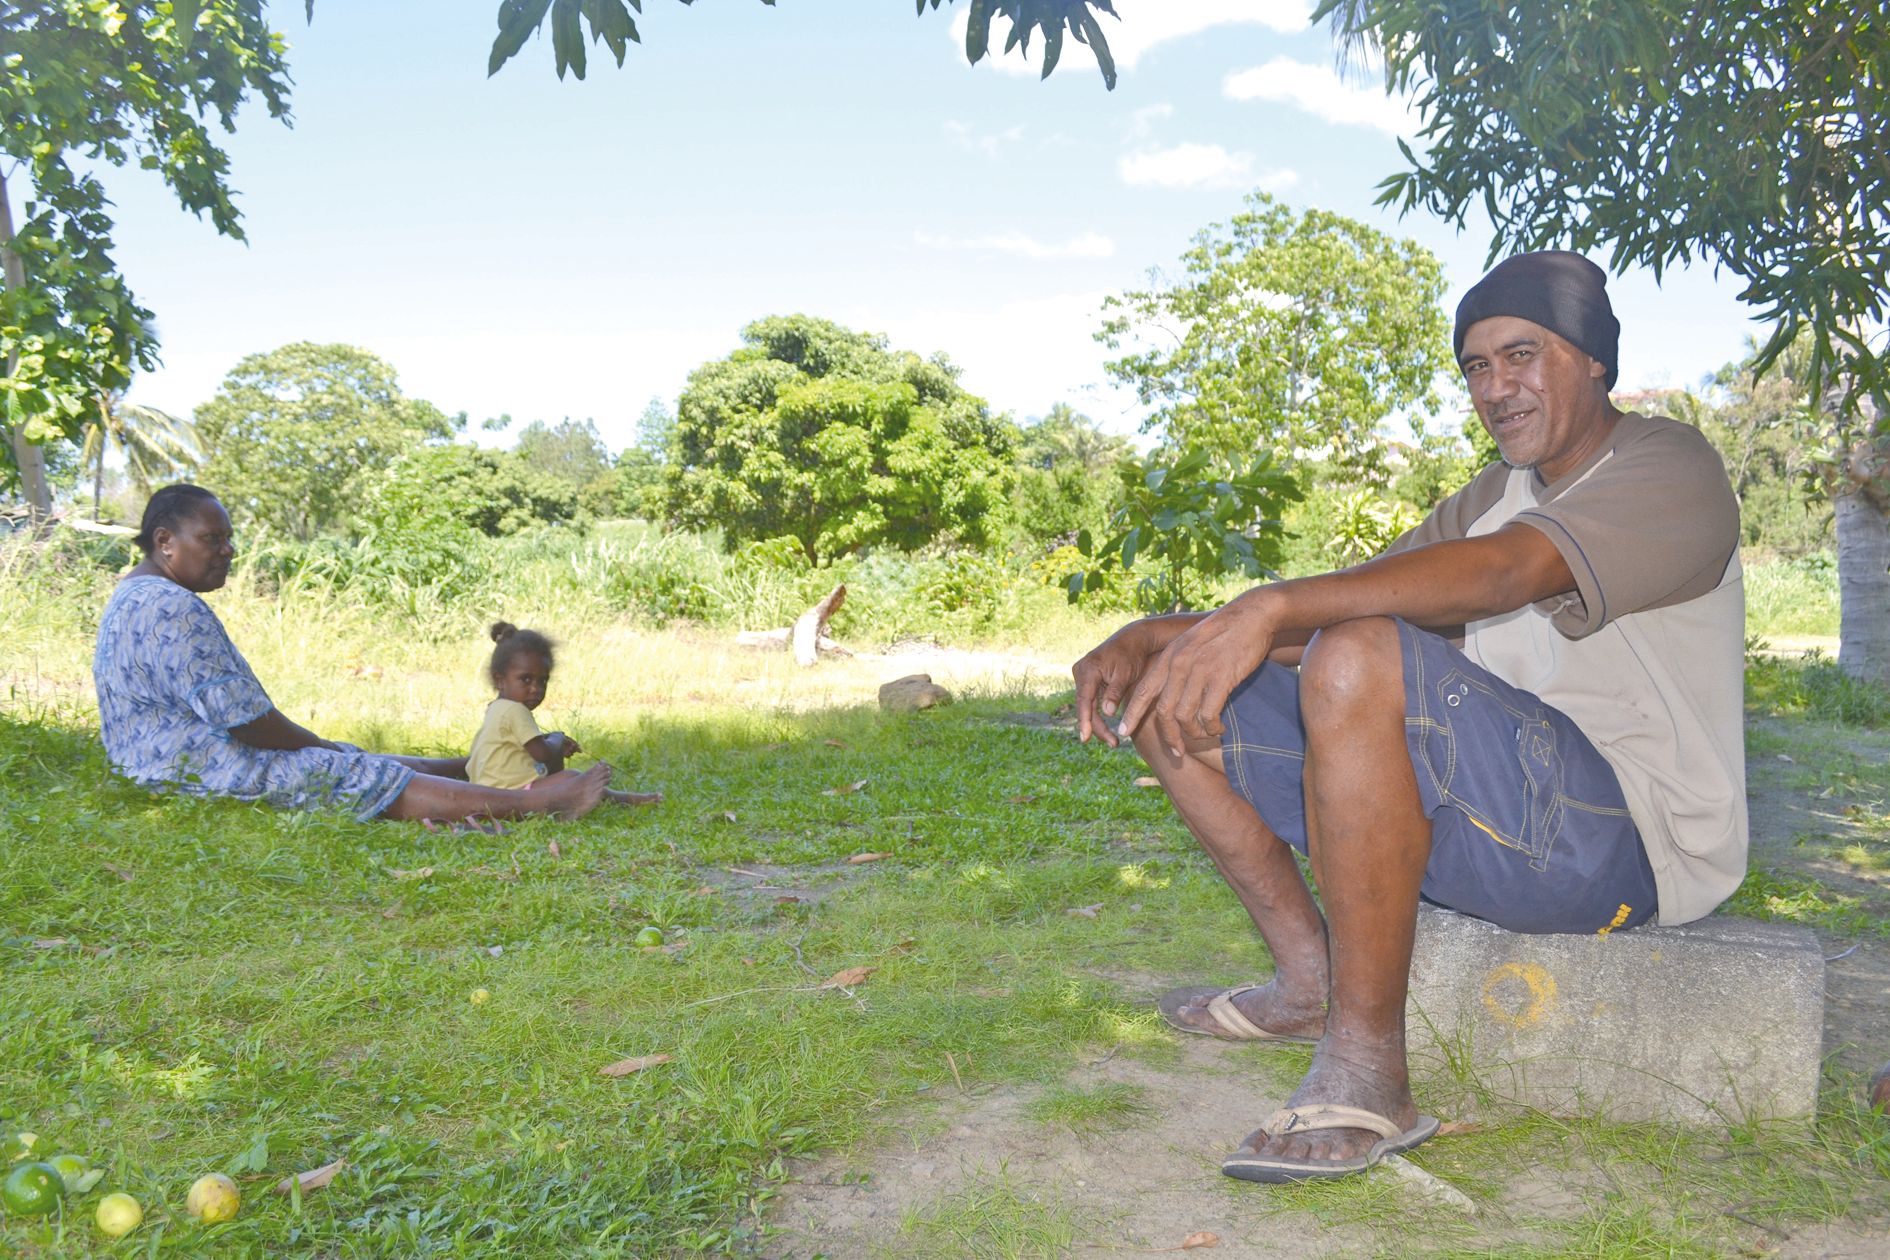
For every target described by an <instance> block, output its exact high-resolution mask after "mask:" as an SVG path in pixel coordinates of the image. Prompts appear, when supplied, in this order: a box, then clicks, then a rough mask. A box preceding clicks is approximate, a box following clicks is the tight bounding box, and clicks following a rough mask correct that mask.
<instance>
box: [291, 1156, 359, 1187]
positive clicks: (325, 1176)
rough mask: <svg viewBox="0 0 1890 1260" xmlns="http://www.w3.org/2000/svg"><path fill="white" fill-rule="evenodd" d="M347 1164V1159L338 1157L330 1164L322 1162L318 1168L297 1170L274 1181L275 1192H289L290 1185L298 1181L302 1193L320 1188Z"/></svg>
mask: <svg viewBox="0 0 1890 1260" xmlns="http://www.w3.org/2000/svg"><path fill="white" fill-rule="evenodd" d="M347 1166H348V1161H347V1160H345V1159H338V1160H336V1161H334V1162H333V1163H332V1164H323V1165H322V1166H321V1167H320V1168H312V1169H310V1170H309V1171H308V1172H299V1173H297V1174H295V1176H293V1177H284V1178H283V1179H282V1180H281V1181H278V1182H277V1183H276V1193H277V1194H287V1193H289V1189H290V1187H291V1186H293V1185H296V1184H298V1183H299V1184H300V1185H301V1187H302V1193H303V1194H307V1193H308V1192H309V1191H310V1190H320V1189H321V1188H322V1187H323V1186H325V1185H327V1184H328V1183H329V1182H331V1181H333V1180H334V1179H335V1174H337V1173H339V1172H340V1171H341V1170H342V1169H344V1168H346V1167H347Z"/></svg>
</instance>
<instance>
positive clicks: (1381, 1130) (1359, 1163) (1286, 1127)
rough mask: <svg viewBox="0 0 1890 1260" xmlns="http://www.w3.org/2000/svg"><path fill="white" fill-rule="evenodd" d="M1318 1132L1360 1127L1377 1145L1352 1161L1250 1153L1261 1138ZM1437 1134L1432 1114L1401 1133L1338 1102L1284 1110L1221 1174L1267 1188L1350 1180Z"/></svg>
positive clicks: (1227, 1162)
mask: <svg viewBox="0 0 1890 1260" xmlns="http://www.w3.org/2000/svg"><path fill="white" fill-rule="evenodd" d="M1320 1129H1364V1130H1366V1131H1367V1132H1370V1133H1376V1134H1377V1135H1378V1137H1379V1141H1378V1142H1377V1143H1376V1144H1375V1145H1374V1146H1373V1147H1372V1148H1371V1149H1370V1150H1369V1151H1366V1152H1365V1153H1364V1154H1363V1155H1359V1156H1355V1157H1354V1158H1352V1159H1281V1158H1280V1157H1279V1156H1277V1155H1261V1154H1259V1153H1257V1152H1256V1151H1254V1150H1253V1149H1252V1148H1253V1147H1255V1146H1257V1145H1259V1144H1260V1140H1261V1139H1264V1138H1269V1137H1285V1136H1286V1135H1287V1134H1289V1133H1312V1132H1316V1131H1318V1130H1320ZM1437 1130H1438V1122H1437V1117H1435V1116H1419V1117H1418V1118H1417V1123H1416V1124H1414V1125H1412V1126H1411V1127H1410V1128H1408V1129H1404V1128H1400V1127H1399V1126H1398V1122H1397V1121H1395V1120H1390V1119H1387V1118H1386V1117H1384V1116H1381V1115H1379V1114H1378V1113H1377V1112H1375V1111H1367V1110H1365V1109H1364V1108H1363V1107H1344V1106H1340V1105H1339V1104H1337V1103H1310V1104H1308V1105H1306V1106H1304V1107H1286V1108H1282V1109H1281V1110H1279V1111H1276V1112H1274V1113H1273V1115H1272V1116H1271V1117H1269V1118H1268V1120H1267V1122H1266V1123H1265V1124H1263V1125H1261V1126H1260V1128H1259V1131H1258V1132H1256V1133H1254V1134H1252V1135H1251V1136H1249V1137H1248V1138H1247V1140H1246V1141H1245V1142H1242V1143H1241V1144H1240V1149H1239V1150H1237V1151H1235V1152H1234V1153H1233V1154H1232V1155H1229V1156H1228V1157H1227V1158H1226V1159H1224V1160H1222V1161H1221V1171H1222V1172H1224V1173H1226V1174H1227V1175H1228V1176H1229V1177H1238V1178H1240V1179H1241V1180H1242V1181H1262V1182H1266V1183H1268V1184H1270V1185H1284V1184H1288V1183H1291V1182H1295V1181H1320V1180H1330V1179H1331V1178H1334V1177H1350V1176H1351V1175H1353V1174H1354V1173H1362V1172H1364V1171H1365V1170H1366V1169H1368V1168H1370V1167H1372V1166H1373V1165H1374V1164H1377V1163H1379V1162H1380V1161H1381V1160H1383V1159H1384V1158H1385V1157H1386V1156H1387V1155H1398V1154H1401V1153H1403V1152H1405V1151H1408V1150H1410V1149H1411V1148H1412V1147H1414V1146H1418V1145H1420V1144H1422V1143H1423V1142H1426V1141H1428V1140H1429V1139H1430V1138H1432V1137H1434V1136H1435V1135H1436V1133H1437Z"/></svg>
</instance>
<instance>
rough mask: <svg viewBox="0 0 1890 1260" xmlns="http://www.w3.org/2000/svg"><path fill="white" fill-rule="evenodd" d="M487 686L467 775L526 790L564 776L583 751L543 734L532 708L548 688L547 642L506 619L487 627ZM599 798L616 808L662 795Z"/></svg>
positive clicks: (610, 793) (560, 735)
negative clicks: (490, 694) (489, 697)
mask: <svg viewBox="0 0 1890 1260" xmlns="http://www.w3.org/2000/svg"><path fill="white" fill-rule="evenodd" d="M491 633H492V641H493V642H494V643H495V644H497V645H498V646H496V647H494V648H493V649H492V665H491V672H492V685H493V687H494V688H495V689H497V691H498V693H499V695H498V698H497V699H495V700H494V701H493V702H492V703H491V704H489V705H487V706H486V720H485V724H484V725H482V726H481V727H480V728H479V733H478V734H477V735H475V736H473V742H472V753H471V755H470V756H468V757H467V759H466V777H467V778H468V779H471V780H472V781H473V782H474V783H480V784H484V785H485V786H487V787H497V788H529V787H534V786H536V785H538V784H542V783H546V782H549V781H551V780H552V779H555V778H559V777H561V776H564V775H575V774H576V773H577V772H576V771H575V770H566V769H565V768H564V763H565V761H566V759H567V758H570V757H575V756H576V755H577V754H578V753H580V752H582V751H584V750H583V749H582V748H580V747H579V746H578V742H577V741H576V740H575V739H572V738H571V737H570V736H569V735H566V734H565V733H564V732H563V731H552V732H550V733H549V734H545V733H543V732H541V731H539V729H538V723H537V722H536V721H535V720H534V719H533V718H532V710H533V709H536V708H537V707H538V706H539V705H541V704H543V703H544V702H545V690H546V688H547V687H549V686H550V685H551V667H552V663H553V662H552V651H551V640H550V639H548V638H546V637H545V636H544V635H542V634H540V633H538V631H536V630H521V629H519V628H518V627H517V626H515V625H513V624H512V623H511V622H509V621H497V622H494V623H493V625H492V632H491ZM604 795H605V796H606V797H608V798H609V799H611V800H613V801H615V802H617V804H619V805H655V804H658V803H659V802H661V801H662V799H663V794H662V793H661V792H618V791H615V790H607V791H606V792H605V793H604Z"/></svg>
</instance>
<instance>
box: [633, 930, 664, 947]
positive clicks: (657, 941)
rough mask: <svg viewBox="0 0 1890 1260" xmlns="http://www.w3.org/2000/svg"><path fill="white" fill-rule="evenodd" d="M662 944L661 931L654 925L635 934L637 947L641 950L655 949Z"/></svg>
mask: <svg viewBox="0 0 1890 1260" xmlns="http://www.w3.org/2000/svg"><path fill="white" fill-rule="evenodd" d="M662 943H663V929H662V928H660V927H656V926H654V925H652V926H650V927H646V928H644V929H643V930H642V931H641V932H638V933H637V945H638V946H639V947H640V948H643V949H655V948H656V947H657V946H658V945H661V944H662Z"/></svg>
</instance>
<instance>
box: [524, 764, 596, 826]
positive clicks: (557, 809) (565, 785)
mask: <svg viewBox="0 0 1890 1260" xmlns="http://www.w3.org/2000/svg"><path fill="white" fill-rule="evenodd" d="M609 790H610V766H609V764H608V763H606V762H602V761H600V762H598V763H597V764H596V765H594V766H592V767H591V768H590V769H588V770H586V771H584V772H583V773H581V774H564V775H559V776H557V777H556V779H555V780H554V779H553V778H552V777H550V776H547V777H546V778H544V779H541V780H539V783H538V786H537V787H535V788H533V789H532V796H533V797H534V798H543V800H544V808H543V809H541V810H539V811H537V812H540V813H546V814H550V815H551V816H552V817H553V818H563V819H566V820H569V819H573V818H582V817H584V815H586V814H588V813H590V812H591V811H592V810H594V809H596V808H597V807H598V805H599V804H601V803H602V801H603V799H604V793H606V792H607V791H609ZM534 803H536V801H534Z"/></svg>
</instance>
